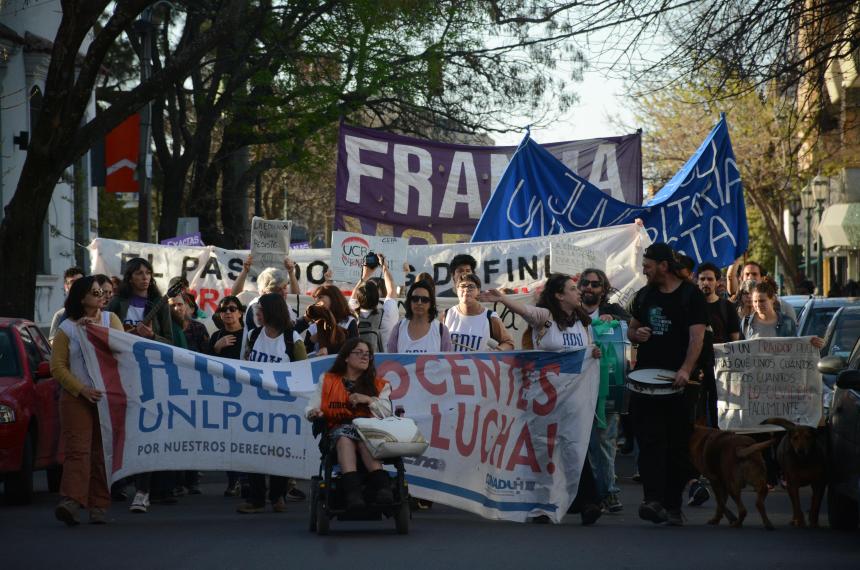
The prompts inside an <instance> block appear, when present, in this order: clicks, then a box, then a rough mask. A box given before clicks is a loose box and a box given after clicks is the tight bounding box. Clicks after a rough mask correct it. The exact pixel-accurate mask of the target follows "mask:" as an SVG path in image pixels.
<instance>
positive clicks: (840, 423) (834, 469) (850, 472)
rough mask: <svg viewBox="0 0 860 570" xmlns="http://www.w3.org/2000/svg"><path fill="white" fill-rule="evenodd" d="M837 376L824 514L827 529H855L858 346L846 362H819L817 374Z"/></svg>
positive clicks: (859, 455) (859, 447)
mask: <svg viewBox="0 0 860 570" xmlns="http://www.w3.org/2000/svg"><path fill="white" fill-rule="evenodd" d="M839 359H842V364H843V369H842V370H841V371H839V372H838V376H837V380H836V385H835V390H834V392H833V406H832V409H831V414H830V420H829V422H828V423H829V427H830V429H829V434H830V435H829V437H830V481H828V486H827V510H828V517H829V519H830V527H831V528H835V529H845V530H850V529H855V528H857V524H858V522H860V511H858V505H860V342H858V343H855V345H854V349H853V350H852V351H851V354H850V356H849V357H848V359H847V360H846V359H844V358H842V357H837V356H831V357H828V358H825V359H822V364H823V365H822V364H820V365H819V370H821V369H822V368H829V370H828V372H831V373H832V372H835V371H836V370H835V368H834V367H831V366H829V365H828V363H829V364H832V365H834V366H835V365H836V364H837V363H838V360H839Z"/></svg>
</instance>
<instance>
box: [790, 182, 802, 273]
mask: <svg viewBox="0 0 860 570" xmlns="http://www.w3.org/2000/svg"><path fill="white" fill-rule="evenodd" d="M802 206H803V204H802V203H801V201H800V196H798V195H797V194H795V195H793V196H792V197H791V198H789V199H788V213H789V214H790V215H791V229H792V240H791V245H792V247H793V248H794V251H795V255H794V256H793V257H794V263H795V266H796V265H797V264H798V263H800V260H798V259H797V254H796V252H797V229H798V226H800V220H798V219H797V218H798V216H800V211H801V209H802Z"/></svg>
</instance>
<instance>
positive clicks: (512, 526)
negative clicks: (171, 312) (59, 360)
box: [0, 458, 860, 570]
mask: <svg viewBox="0 0 860 570" xmlns="http://www.w3.org/2000/svg"><path fill="white" fill-rule="evenodd" d="M619 473H620V474H621V475H629V473H630V461H629V458H620V459H619ZM225 481H226V477H225V475H224V473H213V472H207V473H205V474H204V478H203V480H202V482H201V483H202V484H201V488H202V490H203V493H204V494H203V495H197V496H190V497H182V498H181V499H180V501H179V503H178V504H175V505H153V506H152V507H151V509H150V512H149V513H147V514H143V515H141V514H132V513H130V512H129V511H128V509H127V505H125V504H119V503H115V504H114V507H113V508H112V509H111V511H110V524H108V525H107V526H93V525H88V524H82V525H80V526H77V527H74V528H67V527H66V526H65V525H63V524H62V523H60V522H59V521H57V520H55V519H54V514H53V507H54V505H55V504H56V502H57V496H56V495H53V494H50V493H48V492H47V484H46V482H45V480H44V476H43V475H40V476H39V477H38V479H37V486H38V491H39V492H38V494H37V497H36V500H35V502H34V503H33V504H32V505H29V506H26V507H5V506H0V569H3V570H7V569H8V570H17V569H24V568H26V569H31V568H37V569H38V568H56V567H63V568H69V569H75V568H87V569H89V568H112V569H120V570H131V569H136V568H146V569H153V568H163V567H169V568H182V569H185V568H205V569H220V568H225V569H227V568H229V569H236V568H275V567H277V568H290V569H297V568H304V569H308V570H311V569H317V568H323V567H324V568H327V569H331V570H338V569H342V568H348V569H349V570H358V569H361V568H379V569H388V568H408V569H409V570H417V569H420V568H434V569H435V568H446V569H447V568H470V569H478V568H581V567H592V566H593V567H599V568H661V569H667V568H695V569H696V570H700V569H704V568H719V569H723V570H726V569H732V570H734V569H737V568H777V567H779V568H810V567H821V568H828V569H835V568H854V569H856V568H860V533H858V532H850V533H845V532H836V531H831V530H830V529H828V528H827V527H826V525H827V517H826V513H822V517H821V518H822V523H823V525H824V527H823V528H820V529H796V528H792V527H790V526H789V524H788V523H789V520H790V518H791V505H790V502H789V499H788V496H787V495H786V493H785V491H783V490H781V489H780V490H777V491H775V492H773V493H771V494H770V495H769V497H768V500H767V509H768V514H769V516H770V518H771V520H772V521H773V523H774V524H775V525H776V527H777V530H775V531H773V532H768V531H766V530H764V528H763V526H762V524H761V519H760V518H759V515H758V513H757V512H756V511H755V508H754V497H753V495H752V494H750V493H745V495H744V501H745V504H746V505H747V508H748V509H749V510H750V511H751V512H750V514H749V515H748V517H747V521H746V524H745V526H744V528H742V529H732V528H729V527H728V526H727V525H726V523H725V522H723V524H722V525H721V526H719V527H712V526H708V525H707V524H705V521H706V520H707V519H708V518H710V517H711V516H712V514H713V509H714V503H713V500H711V501H709V502H708V503H706V504H705V505H703V506H702V507H687V508H685V514H686V516H687V517H688V520H687V523H686V526H684V527H682V528H677V527H665V526H657V525H654V524H652V523H648V522H644V521H641V520H639V518H638V517H637V516H636V507H637V505H638V503H639V501H640V500H641V487H640V486H639V485H638V484H636V483H634V482H632V481H631V480H630V479H629V478H628V477H621V487H622V501H623V503H624V506H625V508H624V511H623V512H621V513H619V514H607V515H604V516H603V517H602V518H601V519H600V520H599V521H598V522H597V524H595V525H594V526H590V527H583V526H581V525H580V522H579V516H578V515H568V516H567V517H566V518H565V520H564V523H563V524H561V525H539V524H516V523H507V522H497V521H487V520H484V519H481V518H480V517H477V516H475V515H471V514H469V513H464V512H462V511H458V510H455V509H452V508H448V507H444V506H441V505H434V506H433V508H432V509H430V510H427V511H418V512H415V513H414V514H413V518H412V523H411V528H410V534H409V535H408V536H401V535H397V534H396V533H395V531H394V522H393V521H392V520H382V521H375V522H361V523H358V522H340V521H337V520H335V521H332V528H331V534H330V535H329V536H325V537H321V536H317V535H315V534H312V533H310V532H309V531H308V505H307V502H301V503H290V504H289V510H288V512H286V513H283V514H275V513H272V512H271V511H269V512H267V513H265V514H261V515H239V514H237V513H235V508H236V506H237V505H238V504H239V503H240V502H241V501H240V499H237V498H226V497H224V496H223V495H222V492H223V490H224V487H225ZM803 500H804V505H805V508H806V509H808V504H809V493H808V490H807V492H805V493H804V494H803ZM85 517H86V515H84V518H85Z"/></svg>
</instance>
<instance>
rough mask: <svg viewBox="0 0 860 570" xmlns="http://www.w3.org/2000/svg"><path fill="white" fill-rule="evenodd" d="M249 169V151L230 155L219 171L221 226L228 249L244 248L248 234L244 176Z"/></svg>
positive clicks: (246, 191)
mask: <svg viewBox="0 0 860 570" xmlns="http://www.w3.org/2000/svg"><path fill="white" fill-rule="evenodd" d="M248 169H249V149H248V147H243V148H241V149H239V150H237V151H236V152H234V153H232V155H231V156H230V158H228V159H227V160H226V161H225V162H224V167H223V169H222V171H221V173H222V176H221V224H222V226H223V227H224V244H225V247H228V248H231V249H232V248H237V249H241V248H245V247H247V246H248V243H249V239H250V234H249V224H248V187H249V183H248V182H247V180H246V178H247V177H246V176H245V174H246V173H247V172H248Z"/></svg>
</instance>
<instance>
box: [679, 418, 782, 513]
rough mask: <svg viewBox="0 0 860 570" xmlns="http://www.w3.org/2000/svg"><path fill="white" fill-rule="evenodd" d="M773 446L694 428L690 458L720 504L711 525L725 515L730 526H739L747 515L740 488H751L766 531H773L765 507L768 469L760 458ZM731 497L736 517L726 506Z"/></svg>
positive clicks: (715, 430) (742, 436) (729, 434)
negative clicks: (736, 513) (735, 506)
mask: <svg viewBox="0 0 860 570" xmlns="http://www.w3.org/2000/svg"><path fill="white" fill-rule="evenodd" d="M770 445H771V442H770V441H765V442H762V443H756V442H755V440H754V439H752V438H751V437H747V436H745V435H738V434H735V433H732V432H728V431H720V430H718V429H711V428H706V427H704V426H699V425H697V426H695V428H694V430H693V436H692V437H691V438H690V459H691V460H692V462H693V465H694V466H695V467H696V470H697V471H698V472H699V473H701V474H702V475H704V476H705V477H707V478H708V481H710V483H711V488H712V489H713V490H714V496H715V498H716V501H717V512H716V513H714V517H713V518H712V519H711V520H709V521H708V524H714V525H716V524H720V521H721V520H722V518H723V515H725V516H726V519H728V521H729V524H730V525H731V526H733V527H736V528H737V527H740V526H741V525H742V524H743V522H744V519H745V518H746V516H747V509H746V507H744V504H743V502H742V501H741V489H743V488H744V487H745V486H746V485H750V486H752V488H753V489H755V491H756V502H755V506H756V509H757V510H758V512H759V514H760V515H761V520H762V522H763V523H764V526H765V528H766V529H768V530H773V524H771V522H770V519H768V518H767V511H765V508H764V500H765V497H767V469H766V467H765V464H764V458H763V457H762V455H761V450H762V449H764V448H766V447H768V446H770ZM728 497H731V498H732V500H734V502H735V504H736V505H737V507H738V516H737V517H735V515H734V514H733V513H732V512H731V511H730V510H729V509H728V508H727V506H726V502H727V500H728Z"/></svg>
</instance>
